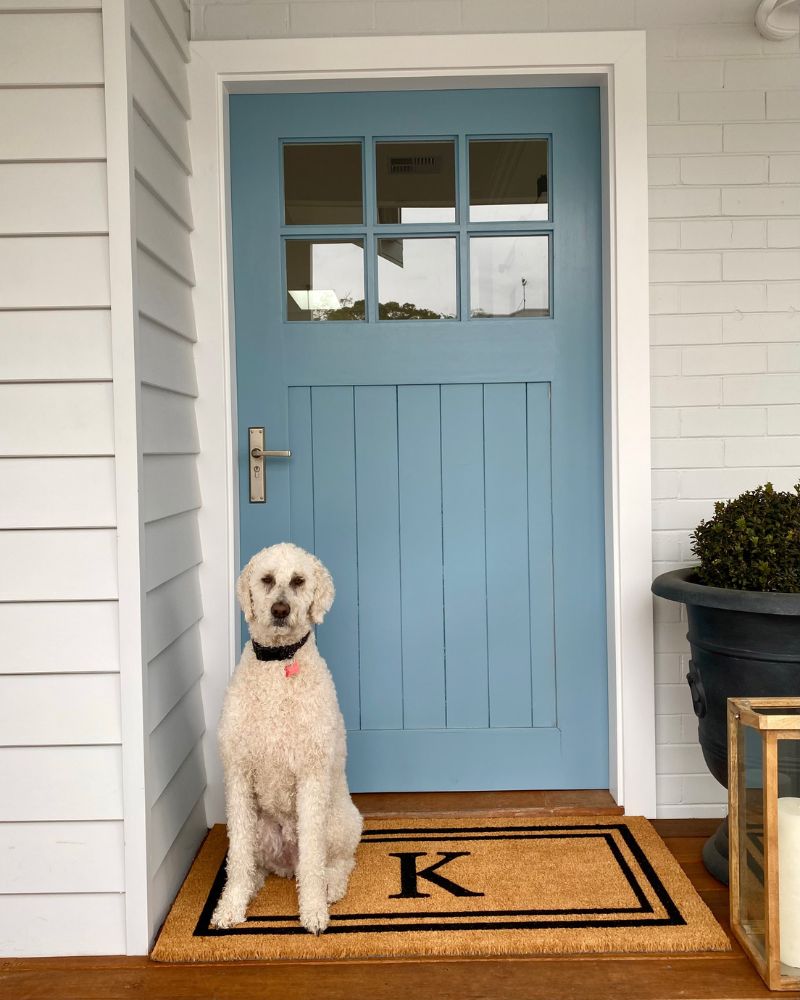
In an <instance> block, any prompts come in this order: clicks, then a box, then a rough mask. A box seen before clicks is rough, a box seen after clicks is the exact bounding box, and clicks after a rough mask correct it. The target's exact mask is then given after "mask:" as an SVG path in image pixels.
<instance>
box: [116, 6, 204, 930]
mask: <svg viewBox="0 0 800 1000" xmlns="http://www.w3.org/2000/svg"><path fill="white" fill-rule="evenodd" d="M129 9H130V33H131V38H130V87H131V95H132V99H133V117H132V123H131V139H132V153H133V169H134V184H133V190H132V202H133V225H134V235H135V247H136V250H135V262H134V263H135V273H136V275H137V287H136V295H137V300H138V311H137V316H136V317H135V321H136V324H137V328H138V330H137V372H138V378H139V380H140V383H141V389H140V397H139V405H140V431H141V437H140V448H141V453H142V471H141V484H142V486H141V504H142V512H141V516H142V523H143V547H144V559H143V567H142V577H143V580H142V583H143V589H144V592H145V598H144V608H143V631H144V659H145V661H146V666H145V670H146V677H145V686H144V690H145V698H146V704H145V711H144V718H145V730H146V740H147V748H146V754H147V759H148V768H147V791H146V800H147V801H146V808H147V810H148V814H149V818H148V850H147V853H148V858H147V869H148V889H149V892H148V910H149V915H148V920H149V929H150V933H151V935H152V934H153V933H155V931H156V930H158V927H159V926H160V924H161V922H162V921H163V919H164V917H165V916H166V912H167V909H168V908H169V906H170V904H171V903H172V900H173V898H174V896H175V893H176V891H177V888H178V886H179V885H180V883H181V881H182V879H183V876H184V875H185V874H186V871H187V869H188V867H189V864H190V863H191V860H192V858H193V857H194V854H195V853H196V851H197V847H198V845H199V843H200V841H201V839H202V838H203V836H204V835H205V833H206V829H207V826H206V818H205V810H204V807H203V793H204V791H205V785H206V782H205V770H204V767H203V762H202V752H201V748H202V739H203V733H204V731H205V720H204V714H203V702H202V699H201V695H200V679H201V676H202V672H203V660H202V652H201V647H200V632H199V622H200V619H201V617H202V613H203V609H202V601H201V597H200V590H199V584H198V566H199V564H200V563H201V562H202V549H201V546H200V532H199V529H198V523H197V511H198V508H199V507H200V490H199V486H198V481H197V469H196V462H195V456H196V455H197V453H198V452H199V450H200V446H199V441H198V435H197V424H196V420H195V413H194V406H195V398H196V396H197V380H196V378H195V371H194V356H193V344H194V341H195V339H196V335H195V328H194V312H193V307H192V287H193V285H194V269H193V266H192V252H191V247H190V235H191V230H192V215H191V208H190V204H189V174H190V171H191V162H190V158H189V142H188V136H187V121H188V118H189V114H190V108H189V88H188V82H187V71H186V61H187V59H188V34H189V13H188V8H186V7H184V6H183V5H182V4H181V2H180V0H136V2H134V3H131V4H130V6H129Z"/></svg>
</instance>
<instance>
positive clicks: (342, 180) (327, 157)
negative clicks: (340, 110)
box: [283, 142, 364, 226]
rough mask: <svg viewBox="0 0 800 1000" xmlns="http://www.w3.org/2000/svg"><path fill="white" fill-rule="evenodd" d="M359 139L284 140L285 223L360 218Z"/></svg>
mask: <svg viewBox="0 0 800 1000" xmlns="http://www.w3.org/2000/svg"><path fill="white" fill-rule="evenodd" d="M361 176H362V171H361V143H360V142H317V143H300V142H293V143H287V144H286V145H285V146H284V147H283V198H284V219H285V222H286V225H287V226H320V225H322V226H333V225H350V224H352V223H360V222H363V221H364V208H363V194H362V183H361Z"/></svg>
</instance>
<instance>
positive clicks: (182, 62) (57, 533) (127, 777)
mask: <svg viewBox="0 0 800 1000" xmlns="http://www.w3.org/2000/svg"><path fill="white" fill-rule="evenodd" d="M188 20H189V17H188V9H187V8H186V7H185V5H183V4H182V3H181V0H133V2H130V3H128V4H123V3H122V2H121V0H109V2H107V3H106V4H104V5H102V7H101V4H100V3H99V2H81V3H80V4H74V3H64V2H54V0H51V2H48V3H42V4H39V3H37V4H35V5H31V4H25V3H14V4H8V3H2V4H0V565H1V566H2V567H3V572H2V574H0V636H2V654H1V655H0V858H2V861H3V863H2V864H0V954H3V955H57V954H80V953H90V954H98V953H122V952H125V951H133V952H141V951H144V950H146V948H147V947H148V944H149V942H150V941H151V940H152V937H153V934H154V933H155V931H156V930H157V929H158V926H159V925H160V923H161V921H162V920H163V917H164V915H165V913H166V910H167V907H168V906H169V904H170V903H171V901H172V898H173V897H174V894H175V891H176V889H177V887H178V885H179V884H180V882H181V880H182V878H183V876H184V874H185V872H186V870H187V868H188V865H189V863H190V861H191V858H192V857H193V855H194V853H195V851H196V849H197V846H198V844H199V842H200V840H201V839H202V837H203V835H204V834H205V831H206V820H205V812H204V806H203V792H204V789H205V773H204V768H203V760H202V737H203V732H204V729H205V723H204V716H203V705H202V699H201V695H200V679H201V677H202V672H203V670H202V654H201V648H200V639H199V628H198V622H199V619H200V618H201V616H202V603H201V599H200V589H199V583H198V565H199V563H200V562H201V559H202V553H201V548H200V536H199V531H198V526H197V510H198V509H199V507H200V491H199V486H198V481H197V470H196V468H195V456H196V454H197V452H198V448H199V445H198V436H197V428H196V424H195V419H194V398H195V396H196V394H197V389H196V379H195V375H194V360H193V341H194V339H195V334H194V316H193V312H192V301H191V299H192V285H193V281H194V275H193V269H192V257H191V250H190V245H189V236H190V232H191V224H192V218H191V211H190V207H189V195H188V171H189V169H190V164H189V160H188V142H187V138H186V121H187V117H188V114H189V105H188V86H187V75H186V59H187V58H188ZM104 45H105V49H104ZM104 65H105V67H106V71H107V72H106V73H105V78H104ZM110 209H111V210H110ZM126 244H127V245H126ZM120 498H122V502H120ZM137 578H138V579H137ZM140 651H141V655H140ZM142 780H143V784H144V788H142V787H141V785H142Z"/></svg>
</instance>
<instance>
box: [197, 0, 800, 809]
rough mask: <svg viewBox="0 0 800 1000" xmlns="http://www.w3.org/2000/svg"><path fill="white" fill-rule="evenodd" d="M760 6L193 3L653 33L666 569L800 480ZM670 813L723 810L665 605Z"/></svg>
mask: <svg viewBox="0 0 800 1000" xmlns="http://www.w3.org/2000/svg"><path fill="white" fill-rule="evenodd" d="M755 7H756V0H427V2H425V3H420V2H419V0H290V2H277V0H276V2H263V0H194V3H193V31H194V35H195V37H196V38H251V37H269V36H276V35H347V34H375V33H393V32H396V33H406V32H409V31H417V32H420V33H429V32H459V31H547V30H551V31H556V30H573V31H574V30H588V29H594V28H597V29H613V28H644V29H647V48H648V88H649V89H648V114H649V121H650V129H649V153H650V160H649V176H650V185H651V190H650V216H651V229H650V233H651V251H652V256H651V282H652V285H651V290H652V297H651V302H652V307H651V310H652V321H651V342H652V345H653V355H652V359H653V360H652V374H653V450H652V455H653V508H654V537H653V559H654V566H653V569H654V572H660V571H662V570H665V569H668V568H671V567H672V566H674V565H676V564H684V563H686V562H687V561H688V560H690V559H691V553H690V549H689V533H690V531H691V528H692V527H693V526H694V525H695V524H696V523H697V521H698V520H699V518H701V517H703V516H707V515H709V514H710V513H711V512H712V511H713V501H714V500H715V499H719V498H725V497H729V496H732V495H735V494H736V493H738V492H740V491H742V490H745V489H749V488H751V487H752V486H754V485H756V484H757V483H760V482H764V481H765V480H767V479H771V480H772V481H773V482H774V483H775V485H776V486H778V487H780V488H783V489H785V488H788V487H789V486H791V485H792V483H794V482H795V481H796V480H797V479H798V478H800V343H798V342H800V57H798V43H797V39H794V40H790V41H788V42H769V41H766V40H765V39H763V38H761V36H760V35H759V34H758V32H757V31H756V29H755V27H754V26H753V14H754V12H755ZM655 618H656V672H657V691H656V705H657V712H658V719H657V728H656V732H657V743H658V747H657V766H658V773H659V780H658V801H659V813H660V815H663V816H704V815H718V814H721V812H722V809H723V807H722V803H723V801H724V792H723V791H722V789H721V788H720V787H719V786H718V785H717V784H716V783H715V782H714V780H713V779H712V778H711V777H710V776H709V775H708V773H707V772H706V770H705V767H704V765H703V763H702V756H701V754H700V751H699V748H698V746H697V724H696V720H695V718H694V715H693V714H692V705H691V698H690V697H689V691H688V687H687V686H686V683H685V681H684V679H683V678H684V675H685V673H686V669H687V652H688V647H687V643H686V638H685V633H686V625H685V622H684V621H682V620H681V609H679V608H678V607H677V606H675V605H672V604H668V603H667V602H663V601H658V602H656V608H655Z"/></svg>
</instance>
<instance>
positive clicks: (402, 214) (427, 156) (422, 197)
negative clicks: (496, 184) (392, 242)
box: [375, 140, 456, 225]
mask: <svg viewBox="0 0 800 1000" xmlns="http://www.w3.org/2000/svg"><path fill="white" fill-rule="evenodd" d="M375 181H376V187H377V192H378V222H379V223H388V224H391V225H393V224H396V223H398V222H455V220H456V149H455V142H453V141H452V140H451V141H449V142H378V143H376V144H375Z"/></svg>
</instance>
